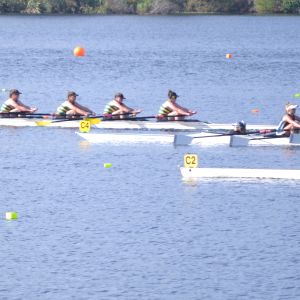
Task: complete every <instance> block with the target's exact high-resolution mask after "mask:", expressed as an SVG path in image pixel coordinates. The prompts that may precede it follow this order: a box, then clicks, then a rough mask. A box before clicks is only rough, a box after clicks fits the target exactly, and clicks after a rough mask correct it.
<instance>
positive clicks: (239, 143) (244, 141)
mask: <svg viewBox="0 0 300 300" xmlns="http://www.w3.org/2000/svg"><path fill="white" fill-rule="evenodd" d="M248 145H249V138H248V137H247V136H241V135H232V136H231V137H230V144H229V146H230V147H247V146H248Z"/></svg>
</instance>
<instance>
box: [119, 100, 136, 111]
mask: <svg viewBox="0 0 300 300" xmlns="http://www.w3.org/2000/svg"><path fill="white" fill-rule="evenodd" d="M116 106H117V107H118V108H119V110H120V111H121V112H122V113H130V112H133V111H134V109H133V108H130V107H129V106H127V105H126V104H124V103H118V102H116Z"/></svg>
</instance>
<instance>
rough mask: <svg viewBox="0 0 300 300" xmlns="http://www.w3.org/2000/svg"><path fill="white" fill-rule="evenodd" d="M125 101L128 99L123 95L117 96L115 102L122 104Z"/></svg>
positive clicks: (118, 94)
mask: <svg viewBox="0 0 300 300" xmlns="http://www.w3.org/2000/svg"><path fill="white" fill-rule="evenodd" d="M124 99H126V98H125V97H124V95H123V94H122V93H116V94H115V100H116V101H117V102H119V103H122V102H123V100H124Z"/></svg>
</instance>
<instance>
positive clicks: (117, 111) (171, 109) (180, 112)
mask: <svg viewBox="0 0 300 300" xmlns="http://www.w3.org/2000/svg"><path fill="white" fill-rule="evenodd" d="M20 94H22V93H21V92H19V91H18V90H15V89H14V90H11V91H10V93H9V99H7V100H6V101H5V102H4V103H3V104H2V106H1V109H0V113H6V114H9V113H15V112H22V113H35V112H36V111H37V108H36V107H29V106H27V105H25V104H23V103H22V102H21V101H20V99H19V98H20ZM77 97H78V95H77V94H76V93H75V92H68V95H67V99H66V100H65V101H64V102H63V103H62V104H61V105H60V106H59V107H58V108H57V110H56V112H55V113H54V115H55V116H66V115H67V116H72V115H76V116H78V115H79V116H88V115H96V114H95V112H93V111H92V110H91V109H89V108H88V107H85V106H83V105H81V104H79V103H78V102H77V101H76V98H77ZM177 98H178V95H177V94H176V93H175V92H173V91H169V93H168V100H167V101H165V102H164V103H163V104H162V105H161V107H160V109H159V113H158V117H159V118H172V119H173V120H179V119H183V118H184V117H185V116H192V115H194V114H196V113H197V112H196V111H193V110H190V109H188V108H185V107H182V106H180V105H179V104H178V103H177V102H176V100H177ZM125 99H126V98H125V97H124V95H123V94H122V93H117V94H116V95H115V97H114V99H113V100H111V101H110V102H109V103H107V105H106V106H105V108H104V112H103V114H104V115H106V114H107V115H112V116H115V118H118V119H122V118H124V116H126V115H129V114H130V115H132V116H136V115H137V114H139V113H140V112H142V110H140V109H134V108H130V107H129V106H127V105H126V104H125V103H124V100H125Z"/></svg>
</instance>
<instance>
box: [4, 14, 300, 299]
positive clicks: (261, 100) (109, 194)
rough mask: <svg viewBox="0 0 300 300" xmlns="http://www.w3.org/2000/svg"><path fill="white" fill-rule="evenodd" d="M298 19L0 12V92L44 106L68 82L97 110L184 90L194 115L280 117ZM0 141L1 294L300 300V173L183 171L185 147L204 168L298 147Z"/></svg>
mask: <svg viewBox="0 0 300 300" xmlns="http://www.w3.org/2000/svg"><path fill="white" fill-rule="evenodd" d="M299 23H300V19H299V18H297V17H223V16H217V17H214V16H209V17H202V16H201V17H117V16H115V17H0V57H1V59H0V83H1V85H2V86H1V88H11V87H17V88H19V89H20V90H22V91H23V95H22V99H23V100H24V102H29V103H30V104H32V105H37V106H39V107H40V111H42V112H49V111H53V110H55V108H56V106H57V105H58V104H59V103H60V101H62V100H63V99H64V97H65V94H66V91H67V90H69V89H74V90H75V91H77V92H78V94H80V98H79V100H80V101H81V102H82V103H84V104H87V105H89V106H91V107H92V108H93V109H94V110H96V111H98V112H101V110H102V108H103V106H104V104H105V102H106V101H107V100H109V99H110V98H111V97H112V95H113V94H114V93H115V92H116V91H123V92H124V94H125V95H126V96H127V98H128V103H130V105H133V106H137V107H141V108H144V109H145V112H144V114H153V113H156V111H157V109H158V106H159V104H160V103H161V101H163V100H164V99H165V97H166V92H167V90H168V89H169V88H173V89H175V90H176V91H177V92H178V94H180V96H181V97H180V98H179V99H180V100H181V102H182V103H185V104H186V105H189V106H191V107H193V108H195V109H197V110H198V111H199V119H206V120H211V121H218V122H234V121H236V120H237V119H241V118H243V119H244V120H245V121H247V122H251V123H253V122H256V123H260V122H262V123H266V124H267V123H276V122H278V120H279V119H280V117H281V114H282V111H283V105H284V104H285V102H286V101H293V102H295V103H298V102H299V99H293V98H292V96H293V94H295V93H298V92H300V90H299V89H300V87H299V64H300V62H299V57H300V50H299V49H300V48H299V46H300V38H299V37H300V26H299V25H300V24H299ZM77 44H81V45H83V46H84V47H85V48H86V51H87V56H86V57H84V58H82V59H76V58H74V57H73V56H72V49H73V47H74V46H76V45H77ZM228 52H230V53H233V59H232V60H230V61H228V60H226V59H225V54H226V53H228ZM5 96H7V95H6V94H5V93H2V94H1V100H4V99H5ZM253 108H259V109H260V113H258V114H253V113H251V109H253ZM0 145H1V147H0V162H1V163H0V171H1V173H0V174H1V179H2V180H1V194H0V199H1V202H0V203H1V204H0V215H2V220H0V230H1V232H0V233H1V237H2V240H1V244H0V261H1V277H0V298H1V299H9V300H10V299H116V298H119V299H180V300H181V299H298V298H300V274H299V269H300V266H299V259H298V257H299V254H300V246H299V236H300V232H299V231H300V222H299V192H300V187H299V183H297V182H296V181H270V180H265V181H255V180H243V181H241V180H216V181H214V180H213V181H212V180H203V181H199V182H193V183H185V182H183V181H182V179H181V176H180V173H179V166H180V165H182V160H183V155H184V154H185V153H187V152H194V153H197V154H198V155H199V160H200V165H201V166H206V167H249V168H291V169H299V166H300V158H299V153H300V152H299V149H297V148H269V147H268V148H266V147H265V148H264V147H261V148H259V147H256V148H254V147H253V148H251V147H249V148H229V147H215V148H214V147H212V148H205V147H199V146H193V147H180V148H173V147H172V146H171V145H161V144H148V145H147V144H140V145H136V144H134V145H133V144H121V145H113V144H109V145H108V144H107V145H89V144H86V143H83V142H82V141H81V140H80V138H79V137H78V136H76V135H75V134H74V130H72V129H71V130H70V129H53V128H4V127H2V128H0ZM106 162H110V163H112V168H110V169H105V168H103V164H104V163H106ZM6 211H17V212H18V213H19V219H18V220H17V221H13V222H8V221H5V220H4V214H5V212H6Z"/></svg>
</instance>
